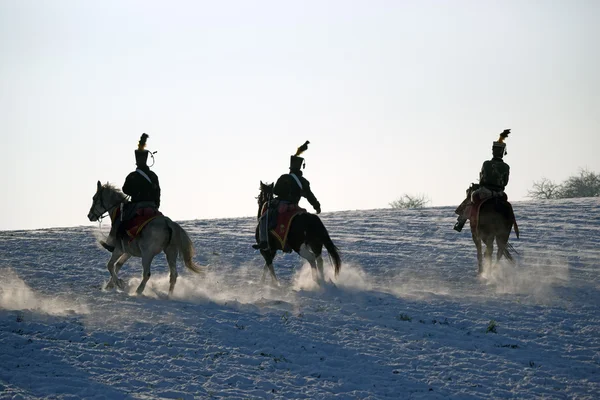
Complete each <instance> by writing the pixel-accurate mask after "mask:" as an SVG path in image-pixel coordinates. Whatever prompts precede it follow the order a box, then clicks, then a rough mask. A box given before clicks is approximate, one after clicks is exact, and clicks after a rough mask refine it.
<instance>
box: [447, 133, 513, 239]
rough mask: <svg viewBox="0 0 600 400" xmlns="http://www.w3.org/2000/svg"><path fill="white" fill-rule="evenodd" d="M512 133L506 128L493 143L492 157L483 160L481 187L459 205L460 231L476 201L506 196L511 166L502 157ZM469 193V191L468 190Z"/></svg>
mask: <svg viewBox="0 0 600 400" xmlns="http://www.w3.org/2000/svg"><path fill="white" fill-rule="evenodd" d="M509 134H510V129H505V130H504V131H503V132H502V133H501V134H500V138H499V139H498V141H497V142H494V143H493V145H492V159H491V160H487V161H484V162H483V165H482V166H481V172H480V173H479V188H478V189H476V190H475V191H473V192H472V193H471V196H467V198H466V199H465V200H464V201H463V202H462V203H461V204H460V205H459V206H458V208H457V209H456V211H455V212H456V214H458V221H457V222H456V224H455V225H454V229H455V230H456V231H458V232H460V231H461V230H462V228H463V226H464V225H465V223H466V222H467V220H468V219H469V217H470V214H471V207H472V205H473V203H474V202H475V201H483V200H485V199H487V198H489V197H506V194H505V193H504V188H505V187H506V185H507V184H508V178H509V175H510V166H509V165H508V164H507V163H505V162H504V160H503V159H502V157H504V156H505V155H506V154H507V153H506V143H504V140H505V139H506V138H507V137H508V135H509ZM467 193H469V191H468V190H467Z"/></svg>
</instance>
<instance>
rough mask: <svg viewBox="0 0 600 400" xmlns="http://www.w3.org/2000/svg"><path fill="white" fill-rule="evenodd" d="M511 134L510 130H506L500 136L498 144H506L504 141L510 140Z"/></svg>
mask: <svg viewBox="0 0 600 400" xmlns="http://www.w3.org/2000/svg"><path fill="white" fill-rule="evenodd" d="M509 134H510V129H505V130H504V131H503V132H502V133H501V134H500V138H499V139H498V143H504V139H506V138H508V135H509Z"/></svg>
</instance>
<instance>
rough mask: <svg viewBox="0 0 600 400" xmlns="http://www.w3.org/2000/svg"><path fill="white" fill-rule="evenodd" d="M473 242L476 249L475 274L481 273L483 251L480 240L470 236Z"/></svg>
mask: <svg viewBox="0 0 600 400" xmlns="http://www.w3.org/2000/svg"><path fill="white" fill-rule="evenodd" d="M472 237H473V242H474V243H475V247H476V248H477V273H478V274H481V273H483V251H482V248H481V240H480V239H479V238H478V237H477V236H476V235H475V234H473V235H472Z"/></svg>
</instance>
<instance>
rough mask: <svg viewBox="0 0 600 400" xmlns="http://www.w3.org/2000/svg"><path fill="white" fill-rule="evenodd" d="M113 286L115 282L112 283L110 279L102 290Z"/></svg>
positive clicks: (110, 288)
mask: <svg viewBox="0 0 600 400" xmlns="http://www.w3.org/2000/svg"><path fill="white" fill-rule="evenodd" d="M114 288H115V284H114V283H113V281H112V280H110V281H108V283H107V284H106V286H104V290H112V289H114Z"/></svg>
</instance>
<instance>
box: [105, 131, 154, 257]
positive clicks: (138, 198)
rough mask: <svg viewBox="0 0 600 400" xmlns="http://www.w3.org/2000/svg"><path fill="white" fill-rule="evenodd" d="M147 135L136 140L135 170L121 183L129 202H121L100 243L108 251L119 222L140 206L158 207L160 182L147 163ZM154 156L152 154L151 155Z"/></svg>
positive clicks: (117, 234) (117, 230)
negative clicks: (106, 235) (106, 233)
mask: <svg viewBox="0 0 600 400" xmlns="http://www.w3.org/2000/svg"><path fill="white" fill-rule="evenodd" d="M148 138H149V136H148V135H147V134H146V133H143V134H142V136H141V137H140V141H139V142H138V148H137V149H136V150H135V163H136V165H137V168H136V170H135V171H133V172H131V173H130V174H129V175H127V178H126V179H125V183H124V184H123V193H125V194H126V195H128V196H130V197H131V202H130V203H123V204H122V208H121V214H120V216H119V217H118V218H115V220H114V221H113V224H112V226H111V228H110V233H109V235H108V239H107V241H106V242H103V241H101V242H100V244H101V245H102V246H103V247H104V248H105V249H106V250H108V251H110V252H112V251H113V250H114V249H115V246H114V243H115V242H116V240H118V238H119V236H120V234H121V229H120V228H121V224H122V223H123V222H124V221H128V220H130V219H131V218H133V217H134V216H135V215H136V214H137V211H138V210H140V209H142V208H148V207H149V208H153V209H155V210H158V208H159V207H160V184H159V182H158V176H156V174H155V173H154V172H153V171H151V170H150V167H149V166H148V165H147V161H148V155H149V154H152V153H151V152H150V151H149V150H146V140H147V139H148ZM152 157H153V158H154V156H152Z"/></svg>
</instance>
